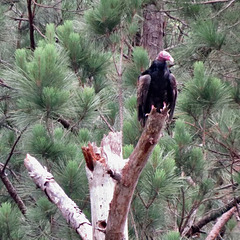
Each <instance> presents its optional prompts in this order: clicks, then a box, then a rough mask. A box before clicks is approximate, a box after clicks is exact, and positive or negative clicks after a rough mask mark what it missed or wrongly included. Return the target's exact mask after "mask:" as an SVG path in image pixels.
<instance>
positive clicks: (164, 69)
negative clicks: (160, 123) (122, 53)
mask: <svg viewBox="0 0 240 240" xmlns="http://www.w3.org/2000/svg"><path fill="white" fill-rule="evenodd" d="M166 61H170V62H172V63H173V61H174V60H173V58H172V56H171V55H170V54H169V53H168V52H166V51H161V52H160V53H159V54H158V56H157V58H156V60H154V61H153V62H152V64H151V66H150V67H149V68H148V69H147V70H146V71H144V72H143V73H141V75H140V76H139V78H138V89H137V108H138V120H139V122H140V124H141V126H142V127H144V126H145V123H146V120H147V114H148V113H150V111H151V108H152V106H154V107H155V108H157V112H161V109H163V107H164V105H166V107H167V108H168V112H169V117H168V121H170V120H171V119H172V117H173V112H174V108H175V104H176V98H177V84H176V79H175V77H174V75H173V74H172V73H171V72H170V70H169V68H168V66H167V63H166Z"/></svg>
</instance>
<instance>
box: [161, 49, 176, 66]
mask: <svg viewBox="0 0 240 240" xmlns="http://www.w3.org/2000/svg"><path fill="white" fill-rule="evenodd" d="M157 59H158V60H160V61H169V63H170V65H173V64H174V59H173V57H172V56H171V55H170V53H169V52H167V51H165V50H163V51H161V52H160V53H159V54H158V56H157Z"/></svg>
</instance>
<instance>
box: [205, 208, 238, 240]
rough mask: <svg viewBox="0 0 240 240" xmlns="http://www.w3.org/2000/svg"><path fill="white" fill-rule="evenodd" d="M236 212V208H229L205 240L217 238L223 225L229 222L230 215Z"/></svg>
mask: <svg viewBox="0 0 240 240" xmlns="http://www.w3.org/2000/svg"><path fill="white" fill-rule="evenodd" d="M234 212H236V207H233V208H231V209H230V210H229V211H227V212H226V213H224V214H223V215H222V216H221V217H220V218H219V219H218V220H217V222H216V224H215V225H214V226H213V228H212V230H211V232H210V233H209V234H208V236H207V238H206V240H214V239H217V237H218V236H219V234H220V232H221V230H222V228H223V227H224V225H225V224H226V223H227V222H228V221H229V219H230V218H231V217H232V215H233V214H234Z"/></svg>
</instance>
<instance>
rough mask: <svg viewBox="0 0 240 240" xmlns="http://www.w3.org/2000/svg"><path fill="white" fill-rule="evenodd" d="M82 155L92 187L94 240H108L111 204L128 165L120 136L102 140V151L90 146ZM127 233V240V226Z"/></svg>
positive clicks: (116, 133) (92, 144) (112, 135)
mask: <svg viewBox="0 0 240 240" xmlns="http://www.w3.org/2000/svg"><path fill="white" fill-rule="evenodd" d="M82 151H83V154H84V157H85V161H86V173H87V178H88V183H89V191H90V202H91V217H92V226H93V239H98V240H99V239H105V232H106V227H107V221H108V213H109V210H110V203H111V201H112V198H113V193H114V189H115V185H116V182H117V181H119V180H120V179H121V175H120V172H121V170H122V168H123V167H124V165H125V163H126V161H124V160H123V158H122V146H121V133H120V132H115V133H113V132H110V133H109V134H108V135H107V136H104V137H103V139H102V142H101V146H100V147H97V146H96V145H95V144H94V143H89V144H88V146H87V147H82ZM124 229H125V230H124V232H125V233H124V235H125V237H124V238H125V239H127V223H126V224H125V226H124Z"/></svg>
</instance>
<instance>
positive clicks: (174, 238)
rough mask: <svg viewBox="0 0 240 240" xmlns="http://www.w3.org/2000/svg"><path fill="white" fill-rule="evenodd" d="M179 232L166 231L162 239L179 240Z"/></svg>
mask: <svg viewBox="0 0 240 240" xmlns="http://www.w3.org/2000/svg"><path fill="white" fill-rule="evenodd" d="M180 239H181V237H180V233H179V232H174V231H171V232H168V233H167V234H166V235H164V236H163V240H180Z"/></svg>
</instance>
